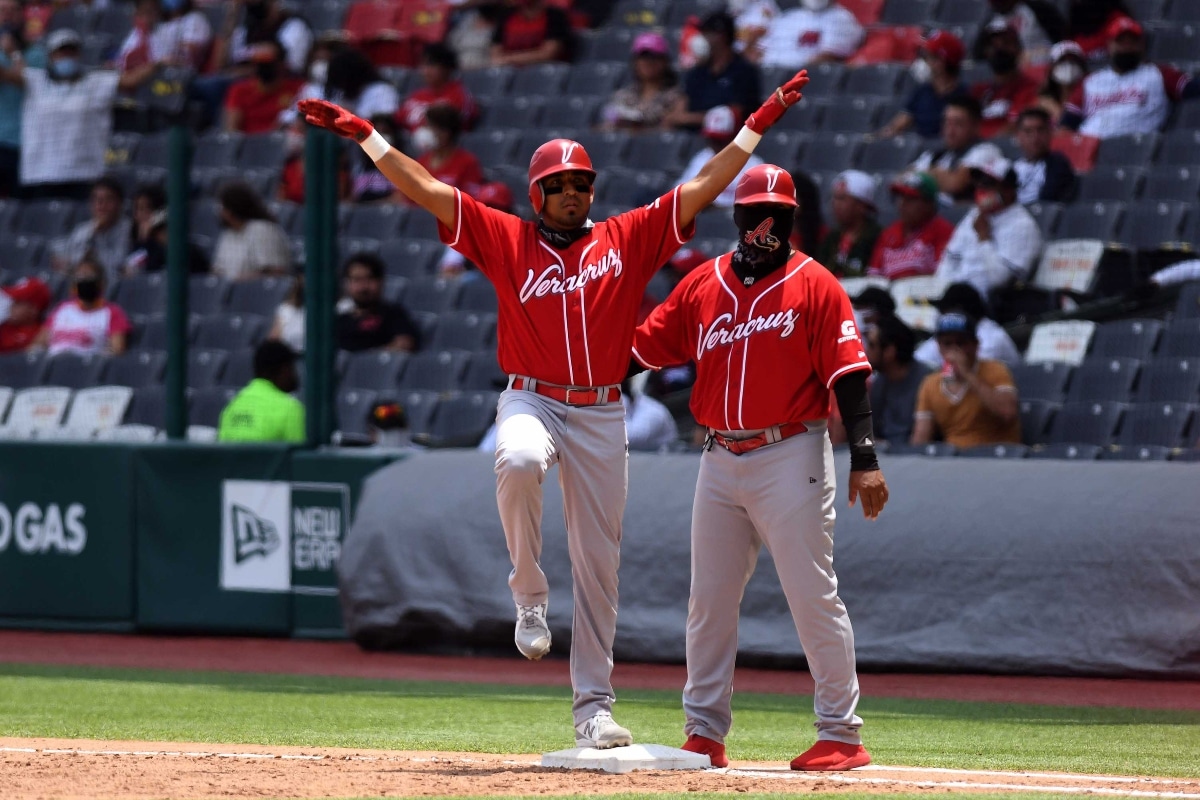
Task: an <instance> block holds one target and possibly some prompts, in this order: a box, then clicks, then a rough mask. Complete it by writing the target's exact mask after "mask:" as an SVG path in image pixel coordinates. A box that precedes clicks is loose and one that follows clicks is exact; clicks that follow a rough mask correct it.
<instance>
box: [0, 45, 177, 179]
mask: <svg viewBox="0 0 1200 800" xmlns="http://www.w3.org/2000/svg"><path fill="white" fill-rule="evenodd" d="M81 46H82V40H81V39H80V38H79V34H77V33H76V32H75V31H73V30H71V29H69V28H60V29H59V30H56V31H54V32H53V33H51V34H50V35H49V36H47V37H46V51H47V53H48V58H49V60H48V62H47V67H46V69H38V68H35V67H31V66H27V65H26V64H25V61H24V59H23V57H22V55H21V53H20V51H19V50H14V51H12V52H10V53H8V58H9V64H10V66H9V67H7V68H5V69H0V83H8V84H12V85H15V86H17V87H20V88H23V89H24V90H25V98H24V105H23V107H22V112H21V142H22V145H21V166H20V175H21V187H22V192H23V194H24V196H25V197H27V198H31V199H32V198H38V197H68V198H71V199H75V200H83V199H85V198H87V197H88V196H89V195H90V194H91V191H92V184H93V183H94V182H95V181H96V179H97V178H99V177H100V176H101V174H103V172H104V154H105V151H106V149H107V147H108V138H109V134H110V133H111V132H112V104H113V100H114V99H115V98H116V96H117V91H118V90H119V89H132V88H136V87H137V86H138V84H139V83H141V82H142V81H144V80H146V79H147V78H149V77H150V75H151V74H152V73H153V71H154V68H153V67H146V68H144V69H142V70H133V71H131V72H127V73H125V74H124V75H118V74H117V73H116V72H113V71H112V70H103V69H95V70H87V69H84V68H83V66H82V65H81V63H80V61H79V55H80V48H81Z"/></svg>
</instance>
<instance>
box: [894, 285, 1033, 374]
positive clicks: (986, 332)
mask: <svg viewBox="0 0 1200 800" xmlns="http://www.w3.org/2000/svg"><path fill="white" fill-rule="evenodd" d="M933 306H934V308H936V309H937V310H938V312H939V313H942V314H962V315H964V316H967V317H970V318H971V319H973V320H975V338H976V339H977V340H978V341H979V357H980V358H981V359H988V360H990V361H1000V362H1002V363H1004V364H1005V365H1007V366H1009V367H1015V366H1017V365H1018V364H1020V363H1021V351H1020V350H1018V349H1017V346H1016V344H1014V343H1013V340H1012V337H1011V336H1009V335H1008V331H1006V330H1004V328H1002V327H1001V326H1000V325H999V324H998V323H997V322H996V321H995V320H993V319H991V318H990V317H988V311H987V304H986V303H985V302H984V301H983V298H982V297H980V296H979V292H978V291H976V289H975V287H974V286H972V285H971V284H969V283H952V284H950V285H949V286H947V287H946V291H944V292H943V293H942V296H941V297H940V298H938V299H937V300H935V301H934V303H933ZM916 359H917V361H920V362H921V363H922V364H925V365H926V366H928V367H929V368H930V369H935V370H936V369H941V368H942V354H941V351H940V350H938V346H937V339H936V337H935V338H933V339H926V340H925V341H924V342H922V343H921V346H920V347H918V348H917V352H916Z"/></svg>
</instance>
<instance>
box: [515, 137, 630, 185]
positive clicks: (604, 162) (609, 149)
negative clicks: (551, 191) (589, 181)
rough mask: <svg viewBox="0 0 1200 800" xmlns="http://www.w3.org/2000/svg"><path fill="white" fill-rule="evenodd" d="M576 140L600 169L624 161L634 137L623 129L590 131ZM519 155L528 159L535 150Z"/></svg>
mask: <svg viewBox="0 0 1200 800" xmlns="http://www.w3.org/2000/svg"><path fill="white" fill-rule="evenodd" d="M575 140H576V141H577V142H579V143H580V144H581V145H583V149H584V150H587V153H588V156H590V157H591V159H592V164H593V165H594V166H595V167H596V168H597V169H598V170H602V169H605V168H607V167H611V166H619V165H620V164H621V163H623V161H624V160H625V155H626V153H628V152H629V147H630V143H631V142H632V141H633V137H631V136H630V135H629V134H627V133H623V132H621V131H589V132H585V133H580V134H579V135H578V136H577V137H576V139H575ZM519 155H520V156H521V157H522V158H524V159H528V158H530V157H531V156H532V155H533V151H532V150H530V151H529V152H528V153H520V154H519ZM524 194H525V192H521V193H520V194H519V195H517V196H518V197H523V196H524Z"/></svg>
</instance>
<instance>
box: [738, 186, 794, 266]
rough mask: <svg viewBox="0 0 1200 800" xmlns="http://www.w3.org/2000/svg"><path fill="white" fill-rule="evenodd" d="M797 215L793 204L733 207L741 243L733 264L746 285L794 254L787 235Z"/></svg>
mask: <svg viewBox="0 0 1200 800" xmlns="http://www.w3.org/2000/svg"><path fill="white" fill-rule="evenodd" d="M795 216H796V209H794V208H792V207H791V206H783V205H774V204H763V205H752V206H734V208H733V222H734V224H735V225H737V228H738V246H737V250H735V251H734V253H733V259H732V264H733V271H734V273H735V274H736V275H737V276H738V278H739V279H741V281H742V283H743V284H745V285H746V286H750V285H752V284H753V283H754V282H755V281H757V280H762V279H763V278H765V277H766V276H768V275H770V274H771V273H772V272H774V271H775V270H777V269H779V268H780V267H782V266H783V265H784V264H786V263H787V260H788V257H789V256H790V255H791V254H792V248H791V245H789V244H788V238H789V237H790V236H791V235H792V224H793V221H794V219H795Z"/></svg>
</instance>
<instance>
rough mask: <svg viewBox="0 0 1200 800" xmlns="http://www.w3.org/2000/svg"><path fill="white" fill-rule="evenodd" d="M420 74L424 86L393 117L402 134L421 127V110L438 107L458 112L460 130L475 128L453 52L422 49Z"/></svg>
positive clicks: (472, 104)
mask: <svg viewBox="0 0 1200 800" xmlns="http://www.w3.org/2000/svg"><path fill="white" fill-rule="evenodd" d="M420 74H421V82H422V83H423V84H424V85H423V86H421V88H419V89H414V90H413V92H412V93H411V94H409V96H408V97H406V98H404V102H403V104H401V106H400V110H399V111H398V112H397V113H396V123H397V124H398V125H400V126H401V127H402V128H403V129H404V130H406V131H409V132H412V131H415V130H416V129H417V128H419V127H421V125H423V124H424V123H425V110H426V109H427V108H429V107H430V106H432V105H434V104H437V103H440V104H442V105H448V106H450V107H452V108H453V109H454V110H455V111H457V112H458V114H459V116H460V117H461V118H462V121H463V129H464V130H470V129H471V128H473V127H475V122H476V121H477V120H478V119H479V107H478V106H477V105H475V98H474V97H472V96H471V93H470V92H469V91H467V88H466V87H465V86H463V83H462V81H461V80H459V79H458V56H457V55H455V53H454V51H453V50H451V49H450V48H449V47H447V46H446V45H444V44H438V43H433V44H427V45H425V48H424V49H423V50H422V51H421V67H420ZM360 116H361V115H360Z"/></svg>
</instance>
